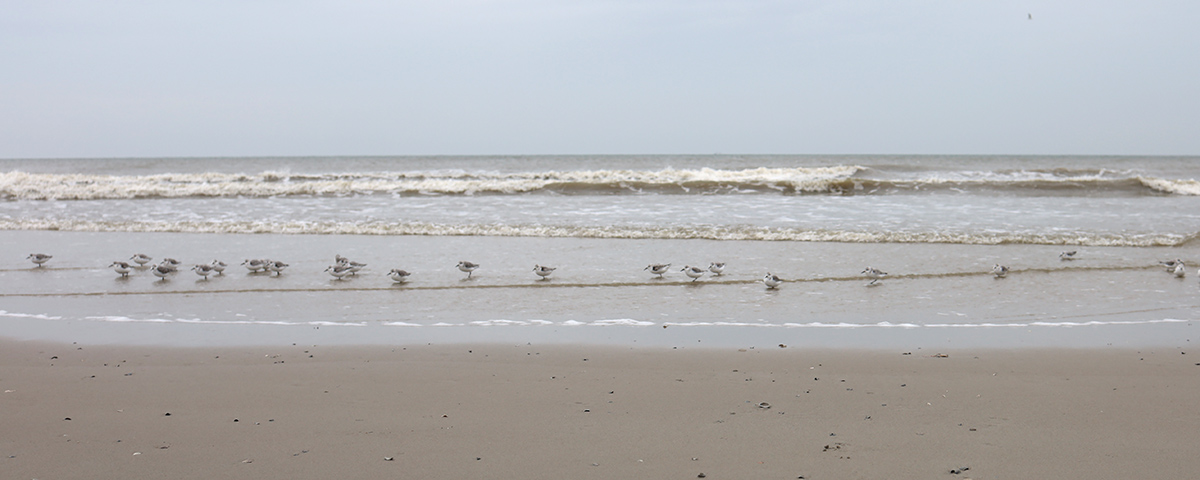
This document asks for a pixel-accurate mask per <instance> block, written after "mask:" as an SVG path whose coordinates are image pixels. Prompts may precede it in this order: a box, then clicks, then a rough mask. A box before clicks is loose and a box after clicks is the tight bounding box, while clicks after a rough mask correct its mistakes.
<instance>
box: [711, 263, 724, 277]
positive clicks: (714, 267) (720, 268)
mask: <svg viewBox="0 0 1200 480" xmlns="http://www.w3.org/2000/svg"><path fill="white" fill-rule="evenodd" d="M708 271H710V272H712V273H713V275H720V274H721V272H724V271H725V264H724V263H721V262H713V263H710V264H708Z"/></svg>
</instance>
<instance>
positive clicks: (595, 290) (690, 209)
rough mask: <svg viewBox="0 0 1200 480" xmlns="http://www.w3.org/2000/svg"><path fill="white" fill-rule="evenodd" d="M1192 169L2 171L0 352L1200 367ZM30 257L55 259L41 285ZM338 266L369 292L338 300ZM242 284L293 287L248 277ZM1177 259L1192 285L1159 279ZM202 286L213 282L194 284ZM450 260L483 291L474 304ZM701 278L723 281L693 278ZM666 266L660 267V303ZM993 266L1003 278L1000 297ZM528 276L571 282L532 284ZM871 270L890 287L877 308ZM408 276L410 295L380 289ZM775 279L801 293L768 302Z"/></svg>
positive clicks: (170, 161)
mask: <svg viewBox="0 0 1200 480" xmlns="http://www.w3.org/2000/svg"><path fill="white" fill-rule="evenodd" d="M1197 161H1200V158H1190V157H1181V158H1168V157H1144V158H1139V157H1059V156H1055V157H1032V156H1022V157H969V156H960V157H931V156H602V157H589V156H536V157H351V158H204V159H189V158H161V159H63V160H44V159H43V160H0V199H2V200H3V201H0V229H2V230H0V237H3V238H4V239H5V242H4V243H5V245H7V246H8V248H6V249H5V250H6V251H8V252H9V253H8V254H7V255H6V256H7V258H6V259H4V260H2V261H0V336H8V337H16V338H44V339H52V340H72V341H75V340H77V339H83V340H85V341H107V342H135V343H164V344H212V343H215V344H222V343H225V344H228V343H239V342H249V343H255V342H278V341H287V340H289V339H291V340H297V341H305V342H310V341H311V342H327V343H328V342H370V343H406V342H425V341H439V342H446V341H507V342H517V341H549V340H553V341H570V342H604V343H621V344H625V343H643V344H647V343H648V344H679V345H696V344H702V345H777V344H781V345H805V346H842V345H848V346H864V347H874V346H881V345H889V346H890V345H896V346H908V345H914V344H917V345H931V346H932V345H942V344H951V345H959V346H963V345H994V346H1004V345H1034V346H1063V345H1070V346H1098V345H1110V344H1113V345H1138V346H1141V345H1157V346H1165V345H1187V344H1188V343H1189V342H1190V341H1191V337H1193V336H1194V333H1193V332H1194V330H1193V328H1192V323H1193V322H1194V321H1195V320H1196V319H1197V316H1198V314H1200V282H1198V281H1197V279H1198V278H1200V274H1198V272H1197V270H1196V268H1197V266H1200V254H1198V252H1200V251H1198V249H1200V246H1198V243H1200V242H1198V241H1197V239H1196V237H1197V234H1198V233H1200V182H1198V181H1197V180H1196V178H1197V177H1200V164H1198V163H1197ZM1064 251H1075V252H1077V253H1076V254H1075V256H1074V257H1071V259H1069V260H1064V259H1062V257H1060V254H1061V253H1062V252H1064ZM30 253H46V254H50V255H53V256H54V258H53V259H52V260H51V261H50V262H49V263H47V264H46V266H44V267H35V266H34V265H33V264H32V263H30V262H28V260H26V257H27V256H28V255H29V254H30ZM134 253H145V254H148V255H150V256H152V257H154V258H155V261H158V260H160V259H162V258H165V257H172V258H176V259H178V260H180V261H182V262H183V264H184V268H181V269H180V272H179V273H177V274H175V275H172V276H170V277H168V278H167V279H165V280H160V279H158V277H155V276H153V275H150V274H149V272H147V271H145V270H138V271H135V272H134V273H133V274H131V275H130V276H128V277H120V276H118V275H117V274H116V273H114V272H113V271H112V270H110V269H108V268H107V266H108V265H109V264H111V263H112V262H113V261H118V260H121V261H128V260H129V257H130V256H131V255H133V254H134ZM335 255H342V256H345V257H348V258H350V259H352V260H355V261H358V262H362V263H366V264H367V267H366V268H364V269H363V270H362V271H361V272H359V273H358V274H357V275H353V276H348V277H345V278H343V279H340V280H339V279H335V278H334V277H332V276H330V275H328V274H327V273H324V270H325V269H326V268H327V267H329V266H330V265H333V264H334V257H335ZM255 258H269V259H275V260H279V261H283V262H285V263H287V264H289V267H288V268H287V269H286V270H285V271H284V272H283V273H281V274H278V275H272V274H267V273H251V272H249V271H248V270H246V269H244V268H243V267H241V266H239V264H240V263H242V262H243V261H244V260H247V259H255ZM1176 258H1178V259H1182V260H1184V261H1185V263H1187V264H1188V265H1189V267H1188V270H1189V274H1188V275H1187V276H1185V277H1183V278H1177V277H1175V276H1173V275H1170V274H1168V273H1167V272H1166V271H1165V268H1163V267H1161V266H1159V265H1158V262H1159V261H1164V260H1173V259H1176ZM214 259H219V260H222V261H224V262H225V263H227V264H229V267H228V268H227V270H226V272H225V274H224V275H220V276H210V277H208V278H207V279H204V278H202V277H200V276H198V275H195V274H194V273H192V272H190V271H188V270H187V269H188V268H190V267H191V266H192V265H193V264H203V263H209V262H211V261H212V260H214ZM461 260H466V261H471V262H474V263H478V264H480V265H482V266H481V267H480V269H479V270H477V271H476V272H474V273H472V274H471V275H470V277H468V276H467V274H465V273H463V272H460V271H458V270H457V268H455V265H456V264H457V263H458V262H459V261H461ZM712 262H722V263H725V264H726V268H725V271H724V273H723V274H722V275H719V276H718V275H713V274H706V275H705V276H704V277H702V278H700V279H697V280H695V281H692V279H691V278H688V277H687V276H685V275H684V274H683V273H682V272H680V270H681V269H683V268H684V267H685V266H690V265H694V266H698V267H701V268H707V267H708V266H709V264H710V263H712ZM654 263H664V264H665V263H670V264H671V265H672V268H671V269H670V271H669V272H668V273H667V274H666V275H664V276H663V277H662V278H658V277H657V276H655V275H651V274H650V273H649V272H647V271H645V267H646V266H647V265H649V264H654ZM997 264H1001V265H1005V266H1008V267H1009V269H1010V273H1009V274H1008V275H1007V276H1006V277H1004V278H996V277H994V276H993V275H992V274H991V270H992V267H993V265H997ZM534 265H548V266H552V267H556V268H557V270H556V271H555V273H554V274H553V275H552V276H550V277H549V278H548V279H545V280H542V279H541V277H538V276H537V275H535V274H534V273H533V272H532V270H533V267H534ZM867 267H874V268H878V269H880V270H883V271H886V272H888V274H889V275H888V276H887V277H885V278H884V279H882V280H881V281H878V282H876V283H875V284H873V285H872V284H870V279H868V278H866V277H865V276H864V275H862V271H863V270H864V269H865V268H867ZM393 268H400V269H404V270H407V271H409V272H412V275H411V276H410V277H409V278H410V280H409V281H408V282H405V283H403V284H395V283H393V282H392V281H391V280H390V279H389V278H387V277H386V276H385V274H386V273H387V272H388V271H389V270H391V269H393ZM768 272H769V273H772V274H775V275H778V276H780V277H783V278H784V279H785V280H787V281H786V282H785V283H784V284H783V285H782V286H780V287H779V288H777V289H768V288H766V287H765V286H764V285H763V284H762V283H761V279H762V277H763V276H764V275H766V274H767V273H768Z"/></svg>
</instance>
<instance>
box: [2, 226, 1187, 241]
mask: <svg viewBox="0 0 1200 480" xmlns="http://www.w3.org/2000/svg"><path fill="white" fill-rule="evenodd" d="M0 230H61V231H75V232H138V233H147V232H163V233H221V234H259V233H262V234H291V235H429V236H484V237H546V238H605V239H667V240H684V239H701V240H741V241H745V240H751V241H791V242H840V243H952V244H963V245H1005V244H1025V245H1078V246H1106V247H1159V246H1180V245H1183V244H1186V243H1188V242H1191V241H1193V240H1195V239H1197V237H1200V233H1193V234H1191V235H1179V234H1170V233H1153V234H1150V233H1147V234H1135V233H1127V234H1126V233H1110V234H1101V233H1012V232H1000V233H988V232H984V233H957V232H867V231H847V230H830V229H792V228H771V227H756V226H719V225H715V226H714V225H697V226H546V225H499V224H440V223H421V222H406V223H392V222H238V221H181V222H154V221H143V222H132V221H91V220H55V219H0Z"/></svg>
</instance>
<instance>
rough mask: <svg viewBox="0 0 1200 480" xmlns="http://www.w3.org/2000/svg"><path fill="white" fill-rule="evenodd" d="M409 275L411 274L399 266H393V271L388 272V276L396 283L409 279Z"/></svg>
mask: <svg viewBox="0 0 1200 480" xmlns="http://www.w3.org/2000/svg"><path fill="white" fill-rule="evenodd" d="M409 275H411V274H410V273H408V272H406V271H404V270H401V269H399V268H393V269H392V271H390V272H388V273H387V276H388V277H389V278H391V279H392V281H393V282H396V283H404V282H405V281H407V280H408V276H409Z"/></svg>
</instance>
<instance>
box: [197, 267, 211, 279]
mask: <svg viewBox="0 0 1200 480" xmlns="http://www.w3.org/2000/svg"><path fill="white" fill-rule="evenodd" d="M192 271H193V272H196V275H199V276H201V277H204V279H205V280H208V276H209V275H212V274H213V268H212V265H207V264H205V265H196V266H193V267H192Z"/></svg>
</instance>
